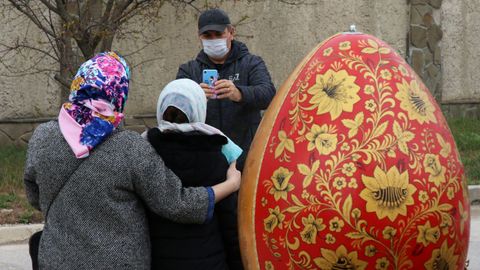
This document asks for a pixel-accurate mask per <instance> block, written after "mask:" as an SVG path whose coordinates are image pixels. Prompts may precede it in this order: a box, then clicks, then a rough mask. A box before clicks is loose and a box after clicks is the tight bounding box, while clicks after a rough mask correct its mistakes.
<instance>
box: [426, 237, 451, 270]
mask: <svg viewBox="0 0 480 270" xmlns="http://www.w3.org/2000/svg"><path fill="white" fill-rule="evenodd" d="M457 261H458V255H455V244H453V245H452V246H451V247H450V248H449V247H448V243H447V240H445V241H443V243H442V246H441V247H440V248H438V249H434V250H433V252H432V257H431V258H430V260H428V261H427V262H426V263H425V264H424V266H425V269H427V270H437V269H457V268H456V267H457Z"/></svg>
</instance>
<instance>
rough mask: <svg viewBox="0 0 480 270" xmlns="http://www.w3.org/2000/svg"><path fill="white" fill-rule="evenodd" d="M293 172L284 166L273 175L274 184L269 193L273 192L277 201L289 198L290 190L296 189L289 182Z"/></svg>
mask: <svg viewBox="0 0 480 270" xmlns="http://www.w3.org/2000/svg"><path fill="white" fill-rule="evenodd" d="M292 175H293V172H291V171H289V170H288V169H286V168H284V167H280V168H278V169H277V170H276V171H275V172H273V175H272V178H271V180H272V183H273V186H272V188H270V191H269V193H270V194H273V197H274V198H275V201H278V200H279V199H284V200H286V199H287V194H288V192H290V191H292V190H293V189H294V186H293V185H292V184H291V183H289V181H290V178H291V177H292Z"/></svg>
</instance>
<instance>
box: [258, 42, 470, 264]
mask: <svg viewBox="0 0 480 270" xmlns="http://www.w3.org/2000/svg"><path fill="white" fill-rule="evenodd" d="M269 110H279V112H278V114H277V115H276V117H275V118H274V119H272V117H270V118H267V119H264V120H263V123H262V127H264V126H269V125H270V124H271V123H272V122H274V124H273V130H272V131H271V133H270V135H269V137H268V142H267V147H266V150H265V153H264V156H263V159H258V162H262V164H261V169H260V172H259V178H258V180H257V181H258V183H257V186H256V201H255V212H254V226H255V228H254V232H255V236H254V237H255V242H256V248H257V254H258V262H259V266H260V268H261V269H289V268H290V269H424V268H426V269H444V268H438V267H441V266H448V267H450V268H448V269H463V268H462V266H463V265H464V261H465V257H466V254H467V246H468V244H467V243H468V237H469V222H470V216H469V205H468V201H467V194H466V193H467V190H466V183H465V178H464V172H463V165H462V164H461V163H460V161H459V156H458V152H457V150H456V146H455V143H454V140H453V138H452V135H451V133H450V130H449V128H448V126H447V123H446V121H445V119H444V117H443V115H442V112H441V111H440V108H439V106H438V105H437V104H436V102H435V100H434V98H433V97H432V96H431V95H430V93H429V91H428V89H427V88H426V87H425V86H424V84H423V83H422V82H421V80H420V78H419V77H418V76H417V75H416V74H415V73H414V71H413V70H412V69H411V68H410V67H409V66H408V64H407V63H406V62H405V61H404V60H403V59H402V58H401V57H400V56H399V55H398V54H397V53H395V52H394V50H393V49H392V48H391V47H390V46H388V45H387V44H385V43H384V42H383V41H381V40H379V39H377V38H375V37H373V36H370V35H366V34H339V35H336V36H334V37H333V38H331V39H329V40H327V41H326V42H325V43H324V44H323V45H322V46H321V47H319V48H318V49H317V51H316V52H315V53H314V54H313V56H312V57H311V58H310V59H308V60H307V62H306V63H305V65H304V67H303V69H302V70H301V72H300V74H299V76H298V77H297V78H296V79H295V81H294V83H293V84H292V87H291V88H290V89H289V90H288V95H286V98H285V100H284V101H283V103H282V104H281V108H269ZM262 127H261V128H262ZM252 237H253V236H252ZM341 266H342V267H344V268H339V267H341ZM335 267H337V268H335ZM349 267H350V268H349ZM445 269H447V268H445Z"/></svg>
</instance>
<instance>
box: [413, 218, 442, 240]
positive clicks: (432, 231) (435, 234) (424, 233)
mask: <svg viewBox="0 0 480 270" xmlns="http://www.w3.org/2000/svg"><path fill="white" fill-rule="evenodd" d="M417 229H418V236H417V243H421V244H423V245H424V246H427V245H428V244H430V243H436V242H437V241H438V239H439V238H440V228H439V227H438V226H435V227H433V228H432V227H431V226H430V221H427V223H425V225H418V226H417Z"/></svg>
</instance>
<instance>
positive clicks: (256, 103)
mask: <svg viewBox="0 0 480 270" xmlns="http://www.w3.org/2000/svg"><path fill="white" fill-rule="evenodd" d="M249 66H250V67H249V68H250V71H249V72H248V83H249V85H235V86H237V88H238V89H239V90H240V92H242V101H240V103H243V104H245V105H247V106H249V107H253V108H256V109H258V110H265V109H266V108H267V107H268V105H269V104H270V102H271V101H272V99H273V96H274V95H275V92H276V90H275V87H274V86H273V82H272V78H271V77H270V73H269V72H268V70H267V66H266V65H265V62H264V61H263V60H262V58H260V57H258V56H253V59H252V61H251V62H250V64H249Z"/></svg>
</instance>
